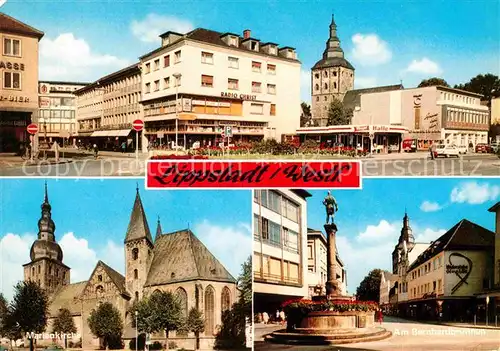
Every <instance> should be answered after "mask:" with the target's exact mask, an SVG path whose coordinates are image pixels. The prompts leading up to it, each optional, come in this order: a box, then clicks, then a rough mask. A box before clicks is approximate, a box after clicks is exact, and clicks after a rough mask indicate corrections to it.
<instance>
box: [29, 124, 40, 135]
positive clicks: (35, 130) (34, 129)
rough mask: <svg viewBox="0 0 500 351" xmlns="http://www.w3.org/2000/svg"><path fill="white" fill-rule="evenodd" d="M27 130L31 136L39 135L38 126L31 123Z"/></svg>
mask: <svg viewBox="0 0 500 351" xmlns="http://www.w3.org/2000/svg"><path fill="white" fill-rule="evenodd" d="M26 130H27V131H28V133H30V134H36V133H38V125H37V124H35V123H31V124H30V125H29V126H28V127H26Z"/></svg>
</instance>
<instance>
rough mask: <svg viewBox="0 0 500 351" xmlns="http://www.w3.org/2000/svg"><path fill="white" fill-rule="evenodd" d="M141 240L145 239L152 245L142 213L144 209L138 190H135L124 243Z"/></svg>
mask: <svg viewBox="0 0 500 351" xmlns="http://www.w3.org/2000/svg"><path fill="white" fill-rule="evenodd" d="M143 238H146V240H148V241H149V243H150V244H152V243H153V238H152V237H151V232H150V231H149V225H148V221H147V220H146V214H145V212H144V208H143V207H142V201H141V196H140V195H139V189H137V193H136V195H135V202H134V207H133V208H132V214H131V215H130V222H129V224H128V228H127V234H126V236H125V242H128V241H132V240H137V239H143Z"/></svg>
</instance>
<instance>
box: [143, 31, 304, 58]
mask: <svg viewBox="0 0 500 351" xmlns="http://www.w3.org/2000/svg"><path fill="white" fill-rule="evenodd" d="M167 33H168V32H167ZM167 33H164V34H162V35H161V36H164V35H165V34H167ZM175 34H178V33H175ZM227 34H231V33H220V32H216V31H214V30H210V29H205V28H196V29H194V30H192V31H191V32H188V33H186V34H184V35H182V37H181V38H179V39H178V40H175V41H173V42H172V43H170V44H169V45H167V46H161V47H159V48H157V49H155V50H153V51H151V52H148V53H147V54H145V55H142V56H141V57H140V59H141V60H142V59H143V58H146V57H148V56H150V55H153V54H155V53H157V52H160V51H162V50H163V49H164V48H165V47H168V46H172V45H174V44H176V43H178V42H180V41H182V40H185V39H190V40H195V41H199V42H203V43H207V44H211V45H216V46H220V47H225V48H231V49H233V50H241V51H246V52H252V53H255V54H260V55H263V56H268V57H274V58H279V59H282V60H287V61H293V62H299V60H297V59H290V58H286V57H282V56H277V55H270V54H268V53H266V52H265V51H263V50H262V46H260V49H261V50H259V51H258V52H257V51H253V50H250V49H247V48H246V47H245V46H243V45H241V43H242V42H243V41H244V40H245V39H244V38H242V37H241V36H238V37H239V38H240V40H239V43H240V45H239V46H238V47H235V46H231V45H229V44H227V43H226V42H225V41H224V40H222V38H223V37H224V36H225V35H227ZM248 39H252V40H257V39H253V38H248ZM248 39H246V40H248ZM284 48H288V47H284ZM280 49H282V48H280Z"/></svg>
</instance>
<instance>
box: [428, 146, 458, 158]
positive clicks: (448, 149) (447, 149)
mask: <svg viewBox="0 0 500 351" xmlns="http://www.w3.org/2000/svg"><path fill="white" fill-rule="evenodd" d="M439 156H443V157H450V156H455V157H459V156H460V150H459V149H458V147H457V146H455V145H445V144H439V145H437V146H436V151H435V152H434V157H439Z"/></svg>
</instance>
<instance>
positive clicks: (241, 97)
mask: <svg viewBox="0 0 500 351" xmlns="http://www.w3.org/2000/svg"><path fill="white" fill-rule="evenodd" d="M220 96H222V97H226V98H231V99H239V100H248V101H254V100H257V95H249V94H238V93H229V92H224V91H223V92H222V93H221V94H220Z"/></svg>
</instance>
